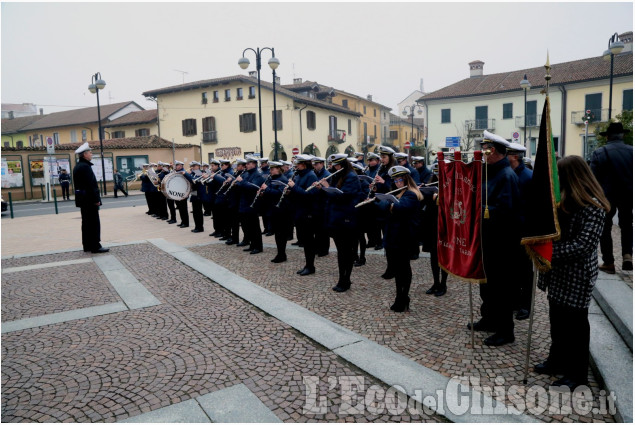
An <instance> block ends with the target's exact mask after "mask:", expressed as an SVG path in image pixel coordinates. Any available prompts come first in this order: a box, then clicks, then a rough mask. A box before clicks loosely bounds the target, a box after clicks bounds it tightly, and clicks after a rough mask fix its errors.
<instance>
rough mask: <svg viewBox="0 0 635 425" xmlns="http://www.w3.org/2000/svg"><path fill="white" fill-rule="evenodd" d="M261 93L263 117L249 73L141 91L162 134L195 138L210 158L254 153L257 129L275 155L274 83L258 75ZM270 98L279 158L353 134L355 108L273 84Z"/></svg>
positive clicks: (328, 148) (318, 151) (339, 146)
mask: <svg viewBox="0 0 635 425" xmlns="http://www.w3.org/2000/svg"><path fill="white" fill-rule="evenodd" d="M261 93H262V97H261V99H260V100H261V102H262V117H260V116H259V113H258V112H259V108H258V81H257V79H256V78H254V77H252V76H245V75H234V76H229V77H222V78H216V79H211V80H203V81H196V82H193V83H187V84H181V85H178V86H172V87H166V88H162V89H156V90H149V91H146V92H144V93H143V95H144V96H146V97H152V98H154V99H155V100H156V101H157V108H158V117H159V130H160V134H161V137H162V138H165V139H168V140H172V139H174V141H175V142H176V143H193V144H196V143H199V144H200V145H201V151H202V153H203V154H202V159H203V160H205V161H209V160H210V159H211V158H227V159H235V158H238V157H244V156H245V155H246V154H252V153H255V154H259V153H260V150H261V146H260V134H261V133H262V151H263V155H264V156H266V157H269V158H270V159H273V158H274V156H275V151H274V140H275V137H276V133H275V132H274V114H273V110H274V108H273V102H274V97H273V85H272V84H271V83H269V82H265V81H262V80H261ZM275 99H276V111H277V113H276V122H277V140H278V158H279V159H287V158H290V157H291V155H292V152H293V149H295V148H297V149H298V150H299V151H300V152H303V153H311V154H314V155H317V156H327V155H330V154H332V153H337V152H343V151H344V148H345V146H346V145H345V144H346V142H347V141H348V140H349V138H353V139H354V140H355V138H356V137H357V126H356V120H357V119H358V118H359V116H360V114H358V113H356V112H353V111H350V110H348V109H346V108H344V107H342V106H338V105H334V104H332V103H329V102H326V101H323V100H320V99H316V98H311V97H307V96H303V95H301V94H298V93H295V92H293V91H290V90H287V89H285V88H284V87H280V85H278V84H277V85H276V97H275ZM261 121H262V127H261V126H260V122H261Z"/></svg>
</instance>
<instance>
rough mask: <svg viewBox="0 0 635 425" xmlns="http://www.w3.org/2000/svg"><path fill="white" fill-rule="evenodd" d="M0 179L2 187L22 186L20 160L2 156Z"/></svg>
mask: <svg viewBox="0 0 635 425" xmlns="http://www.w3.org/2000/svg"><path fill="white" fill-rule="evenodd" d="M0 180H1V181H2V188H3V189H9V188H12V187H23V186H24V175H23V174H22V162H21V161H11V160H7V159H6V158H2V178H1V179H0Z"/></svg>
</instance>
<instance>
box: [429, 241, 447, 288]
mask: <svg viewBox="0 0 635 425" xmlns="http://www.w3.org/2000/svg"><path fill="white" fill-rule="evenodd" d="M430 268H431V269H432V280H433V282H434V284H435V285H437V284H442V285H443V286H445V285H446V281H447V279H448V272H446V271H445V270H443V269H442V268H441V267H439V252H438V251H437V247H436V245H435V247H434V248H432V249H430ZM439 274H440V275H441V276H440V278H439Z"/></svg>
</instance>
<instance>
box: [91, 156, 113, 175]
mask: <svg viewBox="0 0 635 425" xmlns="http://www.w3.org/2000/svg"><path fill="white" fill-rule="evenodd" d="M91 162H92V163H93V173H95V177H96V178H97V181H100V180H102V177H101V157H100V156H99V155H93V159H92V161H91ZM104 166H105V167H106V181H112V158H106V157H104Z"/></svg>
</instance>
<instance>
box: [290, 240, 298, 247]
mask: <svg viewBox="0 0 635 425" xmlns="http://www.w3.org/2000/svg"><path fill="white" fill-rule="evenodd" d="M289 240H291V239H289ZM291 245H295V246H300V242H299V241H295V242H293V243H292V244H291Z"/></svg>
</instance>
